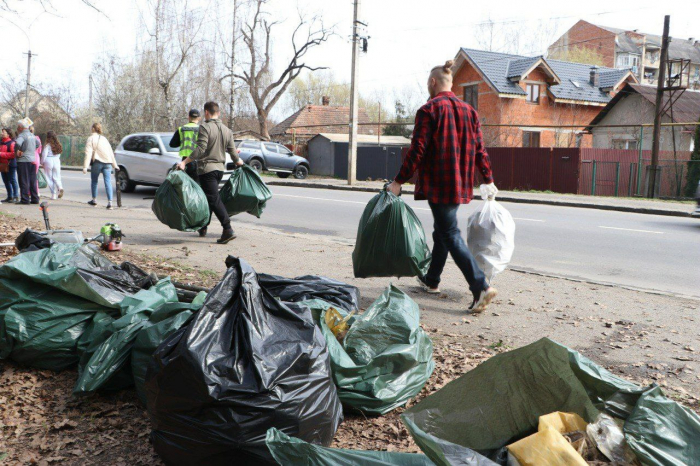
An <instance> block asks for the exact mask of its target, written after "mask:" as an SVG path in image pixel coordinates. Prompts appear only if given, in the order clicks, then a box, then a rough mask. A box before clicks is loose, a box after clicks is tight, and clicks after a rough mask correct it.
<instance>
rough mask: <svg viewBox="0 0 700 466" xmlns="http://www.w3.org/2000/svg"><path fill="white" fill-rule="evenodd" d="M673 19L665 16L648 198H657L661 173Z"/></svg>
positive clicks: (657, 84)
mask: <svg viewBox="0 0 700 466" xmlns="http://www.w3.org/2000/svg"><path fill="white" fill-rule="evenodd" d="M670 22H671V17H670V16H669V15H666V16H664V35H663V36H662V39H661V61H660V63H659V80H658V82H657V83H656V105H655V107H654V132H653V134H652V141H651V165H650V166H649V170H648V172H647V174H648V178H647V180H648V182H647V197H648V198H654V197H655V196H656V178H657V175H658V171H659V139H660V137H661V117H662V113H663V112H662V106H663V97H664V87H665V86H666V61H667V60H668V29H669V23H670Z"/></svg>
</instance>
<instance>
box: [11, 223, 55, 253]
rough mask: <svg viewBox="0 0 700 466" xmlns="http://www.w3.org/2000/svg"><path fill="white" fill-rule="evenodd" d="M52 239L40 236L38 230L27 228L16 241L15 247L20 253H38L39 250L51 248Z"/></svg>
mask: <svg viewBox="0 0 700 466" xmlns="http://www.w3.org/2000/svg"><path fill="white" fill-rule="evenodd" d="M52 243H53V241H51V239H50V238H48V237H47V236H46V235H42V234H40V233H39V232H38V231H36V230H32V229H31V228H27V229H26V230H24V231H23V232H22V233H20V234H19V236H18V237H17V239H15V247H16V248H17V250H18V251H19V252H26V251H38V250H39V249H48V248H50V247H51V244H52Z"/></svg>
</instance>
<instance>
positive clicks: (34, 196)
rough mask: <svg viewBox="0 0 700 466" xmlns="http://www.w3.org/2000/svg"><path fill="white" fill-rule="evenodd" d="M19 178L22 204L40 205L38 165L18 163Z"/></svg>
mask: <svg viewBox="0 0 700 466" xmlns="http://www.w3.org/2000/svg"><path fill="white" fill-rule="evenodd" d="M17 177H18V178H19V192H20V194H21V197H22V202H23V203H25V204H28V203H29V201H30V200H31V202H32V203H34V204H38V203H39V189H38V186H37V181H36V165H34V164H33V163H31V162H17Z"/></svg>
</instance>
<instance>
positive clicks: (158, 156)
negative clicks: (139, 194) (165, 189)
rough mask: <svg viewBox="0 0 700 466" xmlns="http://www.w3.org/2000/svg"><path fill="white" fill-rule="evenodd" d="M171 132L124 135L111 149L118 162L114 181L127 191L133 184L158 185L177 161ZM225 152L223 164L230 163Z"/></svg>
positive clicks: (132, 189) (228, 172)
mask: <svg viewBox="0 0 700 466" xmlns="http://www.w3.org/2000/svg"><path fill="white" fill-rule="evenodd" d="M172 137H173V133H136V134H130V135H128V136H126V137H125V138H124V139H122V141H121V142H120V143H119V145H118V146H117V149H116V150H115V151H114V156H115V158H116V159H117V165H119V172H118V173H117V183H119V188H120V189H121V190H122V191H123V192H125V193H130V192H133V191H134V189H136V186H137V185H144V186H160V184H161V183H163V181H165V178H166V177H167V176H168V174H169V173H170V171H171V170H173V168H174V167H175V165H176V164H178V163H179V162H180V160H181V158H180V155H179V153H178V152H179V150H180V148H179V147H170V140H171V139H172ZM230 163H231V157H230V156H229V155H228V154H226V165H225V166H226V167H230V166H232V164H230ZM231 173H232V171H231V170H227V171H225V172H224V177H223V179H222V180H221V183H222V184H223V183H225V182H226V181H228V179H229V177H230V176H231Z"/></svg>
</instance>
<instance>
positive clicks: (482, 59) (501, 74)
mask: <svg viewBox="0 0 700 466" xmlns="http://www.w3.org/2000/svg"><path fill="white" fill-rule="evenodd" d="M462 52H463V53H465V54H466V55H467V56H468V57H469V58H470V60H472V61H473V62H474V64H475V65H476V66H477V67H479V69H480V70H481V72H482V73H483V75H484V76H485V77H486V79H487V80H488V81H489V82H490V83H491V84H492V85H493V86H494V87H495V88H496V90H497V91H498V92H499V93H500V94H513V95H525V91H524V90H523V89H522V88H521V87H520V86H519V85H518V84H517V83H515V82H513V81H511V80H510V79H508V75H509V74H511V71H510V70H511V68H510V67H511V63H515V64H514V65H513V67H514V68H513V69H515V68H519V67H521V66H522V65H521V63H523V62H525V61H527V60H532V61H531V62H530V63H534V61H536V60H539V59H540V57H523V56H520V55H510V54H505V53H497V52H486V51H483V50H474V49H466V48H462ZM545 62H546V63H547V64H548V65H549V66H550V68H552V70H553V71H554V73H556V75H557V76H558V77H559V79H560V80H561V83H560V84H556V85H552V86H550V87H549V90H550V92H551V93H552V95H554V97H555V98H557V99H567V100H582V101H586V102H596V103H607V102H608V101H609V100H610V96H609V95H608V93H607V92H603V91H601V90H600V88H597V87H595V86H593V85H592V84H591V83H590V71H591V65H585V64H581V63H571V62H565V61H560V60H550V59H545ZM523 71H525V70H523ZM598 71H599V72H600V73H601V76H603V75H604V77H605V83H606V84H607V83H608V82H609V81H610V80H612V79H613V78H614V77H616V76H617V79H616V81H615V83H617V82H618V81H619V80H620V79H622V76H623V75H624V74H626V73H627V72H628V71H629V70H617V69H615V68H605V67H600V68H599V69H598ZM613 73H615V75H613Z"/></svg>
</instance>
